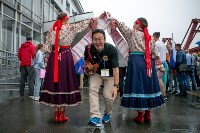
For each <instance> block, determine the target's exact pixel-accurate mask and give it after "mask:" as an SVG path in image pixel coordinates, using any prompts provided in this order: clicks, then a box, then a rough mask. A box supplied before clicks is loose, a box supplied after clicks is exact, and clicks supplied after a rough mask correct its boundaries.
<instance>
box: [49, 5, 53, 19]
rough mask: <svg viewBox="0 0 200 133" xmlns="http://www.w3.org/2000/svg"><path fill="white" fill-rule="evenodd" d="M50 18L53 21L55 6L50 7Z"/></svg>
mask: <svg viewBox="0 0 200 133" xmlns="http://www.w3.org/2000/svg"><path fill="white" fill-rule="evenodd" d="M49 20H50V21H51V20H54V19H53V7H52V6H51V7H50V13H49Z"/></svg>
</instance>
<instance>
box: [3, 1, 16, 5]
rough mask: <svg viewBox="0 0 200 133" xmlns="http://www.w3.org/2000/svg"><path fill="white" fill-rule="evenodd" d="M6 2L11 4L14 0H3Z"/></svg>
mask: <svg viewBox="0 0 200 133" xmlns="http://www.w3.org/2000/svg"><path fill="white" fill-rule="evenodd" d="M5 1H6V2H8V3H9V4H11V5H12V6H14V5H15V0H5Z"/></svg>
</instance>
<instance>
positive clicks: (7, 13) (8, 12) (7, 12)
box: [3, 5, 15, 18]
mask: <svg viewBox="0 0 200 133" xmlns="http://www.w3.org/2000/svg"><path fill="white" fill-rule="evenodd" d="M3 13H4V14H6V15H8V16H10V17H12V18H15V12H14V11H13V10H12V9H10V8H9V7H7V6H5V5H3Z"/></svg>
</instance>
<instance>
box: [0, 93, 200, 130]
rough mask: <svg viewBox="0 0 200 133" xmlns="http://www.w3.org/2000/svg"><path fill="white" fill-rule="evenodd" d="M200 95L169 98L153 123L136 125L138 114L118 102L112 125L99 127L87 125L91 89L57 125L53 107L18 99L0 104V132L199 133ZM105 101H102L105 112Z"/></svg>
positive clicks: (83, 94)
mask: <svg viewBox="0 0 200 133" xmlns="http://www.w3.org/2000/svg"><path fill="white" fill-rule="evenodd" d="M199 94H200V93H199V92H197V93H196V92H195V93H194V92H190V94H189V95H188V96H187V97H174V96H173V95H171V96H169V97H168V100H167V101H166V104H165V105H164V106H163V107H162V108H160V109H157V110H153V111H152V122H151V123H144V124H136V123H135V122H134V121H132V118H133V117H135V116H136V111H133V110H126V109H124V108H122V107H120V106H119V105H120V99H119V98H118V99H117V100H116V101H115V104H114V108H113V114H112V117H111V122H110V123H107V124H103V125H102V127H100V128H95V127H92V126H88V125H87V120H88V118H89V102H88V90H84V91H83V92H82V98H83V103H82V104H80V105H78V106H76V107H68V108H67V113H66V114H68V116H69V118H70V121H69V122H67V123H61V124H58V123H54V120H53V113H54V112H53V108H51V107H49V106H45V105H43V104H40V103H38V102H35V101H32V100H31V99H29V98H28V97H26V98H25V99H24V101H20V99H19V98H12V99H10V100H1V101H0V133H133V132H135V133H200V97H199ZM103 106H104V105H103V98H102V95H101V98H100V107H101V112H102V113H103Z"/></svg>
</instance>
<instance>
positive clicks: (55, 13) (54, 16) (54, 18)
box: [53, 11, 58, 20]
mask: <svg viewBox="0 0 200 133" xmlns="http://www.w3.org/2000/svg"><path fill="white" fill-rule="evenodd" d="M57 17H58V13H57V12H56V11H54V14H53V20H56V19H57Z"/></svg>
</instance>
